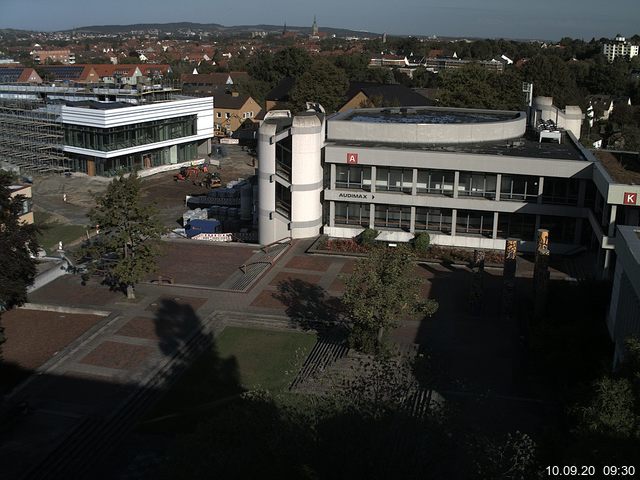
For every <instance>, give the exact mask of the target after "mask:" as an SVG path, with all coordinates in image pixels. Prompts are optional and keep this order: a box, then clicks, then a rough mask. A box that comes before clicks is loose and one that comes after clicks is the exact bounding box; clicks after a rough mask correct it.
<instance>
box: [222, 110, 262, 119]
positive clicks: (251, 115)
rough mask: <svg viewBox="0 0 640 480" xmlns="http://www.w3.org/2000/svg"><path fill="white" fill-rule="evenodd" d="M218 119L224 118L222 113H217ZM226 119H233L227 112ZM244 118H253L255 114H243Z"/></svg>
mask: <svg viewBox="0 0 640 480" xmlns="http://www.w3.org/2000/svg"><path fill="white" fill-rule="evenodd" d="M216 118H222V112H216ZM224 118H226V119H229V118H231V113H229V112H225V113H224ZM242 118H253V112H242Z"/></svg>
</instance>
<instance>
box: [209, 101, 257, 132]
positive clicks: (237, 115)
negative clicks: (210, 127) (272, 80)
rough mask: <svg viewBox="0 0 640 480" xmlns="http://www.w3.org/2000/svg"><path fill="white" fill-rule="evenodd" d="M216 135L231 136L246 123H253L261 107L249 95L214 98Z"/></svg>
mask: <svg viewBox="0 0 640 480" xmlns="http://www.w3.org/2000/svg"><path fill="white" fill-rule="evenodd" d="M214 104H215V117H214V119H213V121H214V125H215V133H216V135H231V134H232V133H233V132H235V131H236V130H238V129H239V128H240V127H242V126H243V125H246V124H247V122H252V123H253V122H255V121H256V117H257V116H258V114H259V113H260V111H261V110H262V107H261V106H260V105H259V104H258V102H256V101H255V100H254V99H253V98H252V97H250V96H249V95H240V94H239V93H238V92H230V93H223V94H220V95H216V96H215V97H214Z"/></svg>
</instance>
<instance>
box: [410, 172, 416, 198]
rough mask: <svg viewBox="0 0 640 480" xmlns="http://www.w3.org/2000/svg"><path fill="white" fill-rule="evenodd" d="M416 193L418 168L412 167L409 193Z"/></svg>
mask: <svg viewBox="0 0 640 480" xmlns="http://www.w3.org/2000/svg"><path fill="white" fill-rule="evenodd" d="M417 194H418V169H417V168H414V169H413V185H412V186H411V195H417Z"/></svg>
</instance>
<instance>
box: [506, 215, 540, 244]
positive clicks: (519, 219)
mask: <svg viewBox="0 0 640 480" xmlns="http://www.w3.org/2000/svg"><path fill="white" fill-rule="evenodd" d="M535 230H536V216H535V215H527V214H513V213H511V214H509V213H500V214H499V215H498V238H517V239H520V240H533V239H534V237H535Z"/></svg>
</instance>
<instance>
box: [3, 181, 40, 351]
mask: <svg viewBox="0 0 640 480" xmlns="http://www.w3.org/2000/svg"><path fill="white" fill-rule="evenodd" d="M13 181H14V179H13V176H12V175H11V174H10V173H9V172H6V171H4V170H0V252H1V253H0V312H3V311H5V310H8V309H10V308H13V307H15V306H18V305H22V304H23V303H24V302H26V301H27V287H28V286H29V285H31V284H32V283H33V280H34V279H35V276H36V260H35V259H34V258H32V255H31V252H37V251H38V247H39V245H38V241H37V238H36V235H37V233H38V229H37V227H36V226H35V225H29V224H24V223H20V215H21V214H22V212H23V207H24V202H25V198H24V197H23V196H22V195H16V196H15V197H13V198H11V190H10V189H9V187H10V186H11V185H12V184H13ZM4 340H5V338H4V332H3V329H2V325H0V345H1V344H2V343H3V342H4Z"/></svg>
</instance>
